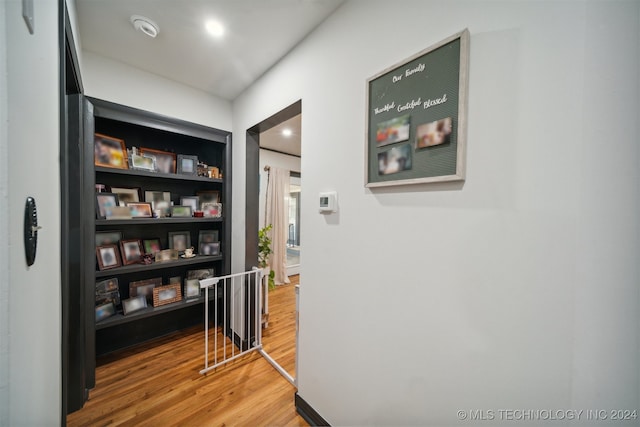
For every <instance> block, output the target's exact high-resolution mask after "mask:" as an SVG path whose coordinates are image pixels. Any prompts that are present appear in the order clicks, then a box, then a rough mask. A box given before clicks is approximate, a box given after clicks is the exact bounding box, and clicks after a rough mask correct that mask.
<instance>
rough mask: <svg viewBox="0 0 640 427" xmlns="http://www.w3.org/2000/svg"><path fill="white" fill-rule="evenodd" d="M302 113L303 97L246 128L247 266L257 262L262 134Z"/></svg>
mask: <svg viewBox="0 0 640 427" xmlns="http://www.w3.org/2000/svg"><path fill="white" fill-rule="evenodd" d="M301 113H302V100H301V99H299V100H298V101H296V102H294V103H293V104H291V105H289V106H288V107H286V108H284V109H282V110H280V111H278V112H277V113H275V114H274V115H272V116H270V117H269V118H267V119H265V120H263V121H261V122H260V123H258V124H256V125H254V126H252V127H251V128H249V129H247V136H246V156H247V163H246V168H245V171H246V187H245V198H246V202H245V241H246V245H245V255H244V264H245V270H247V271H248V270H251V269H252V268H253V267H255V266H257V265H258V229H259V228H260V225H259V222H260V221H259V219H258V218H259V207H258V206H259V201H260V200H259V199H260V134H261V133H262V132H264V131H266V130H269V129H271V128H272V127H275V126H277V125H279V124H280V123H282V122H284V121H287V120H289V119H292V118H294V117H295V116H297V115H299V114H301Z"/></svg>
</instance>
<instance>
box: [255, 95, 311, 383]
mask: <svg viewBox="0 0 640 427" xmlns="http://www.w3.org/2000/svg"><path fill="white" fill-rule="evenodd" d="M301 113H302V102H301V101H298V102H296V103H294V104H292V105H290V106H289V107H287V108H285V109H284V110H282V111H280V112H278V113H276V114H274V115H273V116H271V117H269V118H267V119H265V120H264V121H262V122H260V123H259V124H257V125H255V126H253V127H252V128H251V129H249V130H248V131H247V144H246V146H247V153H246V154H247V169H246V173H247V175H246V182H247V188H246V233H247V234H246V242H247V243H246V252H245V256H246V258H245V263H246V267H247V269H250V268H251V267H253V266H255V265H257V235H258V230H259V229H260V228H263V227H265V225H267V224H266V223H267V222H268V221H267V219H266V218H267V214H266V212H265V208H266V207H267V202H266V201H267V184H268V181H269V178H270V175H269V174H270V170H271V168H278V169H282V170H286V171H289V189H288V190H287V191H286V193H285V194H287V196H286V198H285V199H286V209H285V210H286V212H287V214H288V218H287V227H285V231H284V233H286V237H285V239H284V242H285V244H286V248H285V250H286V256H287V268H286V275H287V276H290V281H291V283H289V284H285V285H282V286H276V289H274V290H272V291H269V292H268V294H269V299H270V300H271V301H273V302H274V303H275V304H270V306H269V309H268V316H267V318H268V322H266V324H265V325H263V326H264V328H263V335H262V342H263V345H264V348H265V350H266V351H267V352H268V353H269V354H270V355H271V357H272V358H273V359H274V361H275V362H276V363H277V364H278V365H280V366H281V367H282V369H284V370H285V371H286V372H288V373H289V374H290V375H291V376H292V377H294V378H295V377H296V371H297V367H296V366H295V365H296V364H295V360H296V353H297V330H296V327H295V325H296V324H297V304H296V301H297V291H298V286H299V285H298V284H299V268H300V247H301V245H300V242H301V240H302V239H303V236H301V235H300V200H301V194H302V185H301V184H302V181H301V170H300V169H301V168H300V166H301V143H300V141H301V122H302V116H301ZM265 167H267V168H266V169H267V170H265ZM283 337H286V338H285V339H286V340H288V341H289V340H290V341H289V342H296V348H295V352H293V353H292V352H287V353H281V352H279V347H281V346H279V345H278V342H280V343H281V342H282V339H283Z"/></svg>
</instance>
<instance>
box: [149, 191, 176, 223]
mask: <svg viewBox="0 0 640 427" xmlns="http://www.w3.org/2000/svg"><path fill="white" fill-rule="evenodd" d="M144 201H145V202H147V203H151V207H152V208H153V210H154V211H159V212H158V213H159V217H166V216H169V214H170V213H171V193H170V192H168V191H145V192H144Z"/></svg>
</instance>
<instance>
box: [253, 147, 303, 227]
mask: <svg viewBox="0 0 640 427" xmlns="http://www.w3.org/2000/svg"><path fill="white" fill-rule="evenodd" d="M265 165H269V166H271V167H274V168H280V169H287V170H289V171H294V172H300V157H296V156H288V155H286V154H280V153H276V152H274V151H269V150H264V149H260V199H259V201H258V205H259V208H258V209H259V211H258V227H260V228H262V227H264V226H265V224H264V208H265V203H266V195H267V178H268V177H267V172H265V170H264V167H265Z"/></svg>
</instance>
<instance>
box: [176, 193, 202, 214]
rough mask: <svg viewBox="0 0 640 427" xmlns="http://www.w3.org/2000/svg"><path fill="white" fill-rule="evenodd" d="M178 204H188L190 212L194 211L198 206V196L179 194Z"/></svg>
mask: <svg viewBox="0 0 640 427" xmlns="http://www.w3.org/2000/svg"><path fill="white" fill-rule="evenodd" d="M180 206H189V207H190V208H191V212H192V213H193V212H195V211H197V210H198V209H199V208H200V197H198V196H181V197H180Z"/></svg>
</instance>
